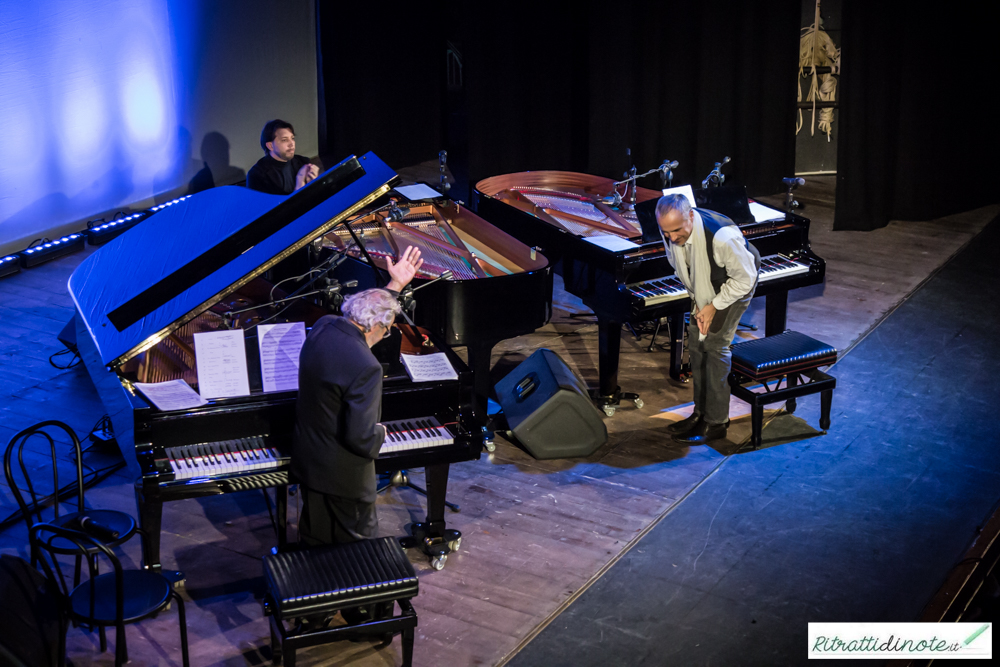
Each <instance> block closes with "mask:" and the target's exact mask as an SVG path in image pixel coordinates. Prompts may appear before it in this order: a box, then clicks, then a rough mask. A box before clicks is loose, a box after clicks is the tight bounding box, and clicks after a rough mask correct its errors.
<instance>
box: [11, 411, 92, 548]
mask: <svg viewBox="0 0 1000 667" xmlns="http://www.w3.org/2000/svg"><path fill="white" fill-rule="evenodd" d="M47 429H52V430H62V431H63V432H65V434H66V435H67V436H68V437H69V439H70V442H71V443H72V446H73V455H74V459H73V463H74V466H75V468H76V481H75V487H76V488H75V489H74V488H73V485H71V484H67V485H66V488H65V489H61V488H60V486H59V458H58V455H57V453H56V441H55V439H54V438H53V437H52V435H51V434H50V433H49V432H48V431H47ZM32 438H36V439H44V440H46V441H48V443H49V454H50V456H51V459H52V461H51V471H52V493H49V494H40V493H39V492H38V491H37V487H38V484H37V483H36V482H33V481H32V479H31V475H30V474H29V473H28V469H29V466H28V463H29V462H30V461H29V462H26V461H25V452H24V448H25V445H26V444H27V443H28V442H29V441H30V440H31V439H32ZM15 455H16V457H17V467H18V469H20V471H21V478H22V480H18V479H16V478H15V475H14V458H15ZM29 456H32V454H31V453H30V452H29ZM36 456H37V455H36ZM3 473H4V477H6V479H7V486H8V487H10V490H11V492H12V493H13V494H14V499H15V500H16V501H17V506H18V507H19V508H20V510H21V514H22V516H23V518H24V522H25V525H26V526H27V527H28V529H29V530H30V529H31V526H32V524H34V523H41V522H42V521H44V520H45V519H44V517H43V516H42V510H43V509H44V508H46V507H47V506H49V505H50V504H51V505H52V506H53V511H54V516H55V517H58V516H59V496H60V495H63V496H70V495H75V496H76V505H77V507H76V510H75V511H77V512H82V511H83V509H84V505H83V455H82V452H81V450H80V439H79V438H78V437H77V436H76V433H75V432H74V431H73V429H72V428H70V427H69V426H67V425H66V424H64V423H63V422H60V421H44V422H39V423H37V424H35V425H34V426H30V427H28V428H26V429H24V430H23V431H21V432H20V433H18V434H16V435H15V436H14V437H13V438H11V439H10V442H8V443H7V449H6V450H5V451H4V455H3ZM21 481H23V486H24V487H25V488H26V489H27V491H28V495H29V496H30V503H29V502H27V501H26V499H25V498H24V495H23V494H22V493H21V489H20V484H19V482H21ZM60 490H62V491H63V493H62V494H60Z"/></svg>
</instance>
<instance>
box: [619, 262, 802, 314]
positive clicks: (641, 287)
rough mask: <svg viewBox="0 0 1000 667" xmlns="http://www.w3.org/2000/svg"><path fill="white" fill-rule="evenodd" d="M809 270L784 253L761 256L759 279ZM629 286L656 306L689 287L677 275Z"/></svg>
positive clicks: (682, 294) (646, 303) (683, 293)
mask: <svg viewBox="0 0 1000 667" xmlns="http://www.w3.org/2000/svg"><path fill="white" fill-rule="evenodd" d="M808 272H809V265H808V264H804V263H802V262H797V261H795V260H794V259H790V258H788V257H785V256H784V255H768V256H767V257H761V258H760V271H759V272H758V274H757V280H758V281H760V282H762V283H763V282H767V281H768V280H774V279H775V278H784V277H785V276H794V275H796V274H799V273H808ZM627 287H628V291H629V292H630V293H631V294H632V296H633V297H635V298H636V299H641V300H642V304H643V305H644V306H655V305H656V304H658V303H665V302H667V301H674V300H676V299H684V298H686V297H687V288H685V287H684V285H683V283H681V281H680V279H679V278H678V277H677V276H667V277H666V278H656V279H654V280H646V281H643V282H641V283H634V284H632V285H627Z"/></svg>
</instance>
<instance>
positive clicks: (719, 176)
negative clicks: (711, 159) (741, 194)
mask: <svg viewBox="0 0 1000 667" xmlns="http://www.w3.org/2000/svg"><path fill="white" fill-rule="evenodd" d="M728 162H729V156H728V155H727V156H726V157H724V158H722V162H716V163H715V168H714V169H713V170H712V171H710V172H709V173H708V176H706V177H705V180H704V181H702V182H701V188H702V190H707V189H708V187H709V186H710V185H714V186H716V187H718V186H720V185H722V184H723V183H725V182H726V177H725V175H723V173H722V167H723V165H725V164H727V163H728Z"/></svg>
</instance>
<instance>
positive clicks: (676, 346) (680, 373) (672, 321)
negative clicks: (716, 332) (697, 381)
mask: <svg viewBox="0 0 1000 667" xmlns="http://www.w3.org/2000/svg"><path fill="white" fill-rule="evenodd" d="M667 321H668V322H669V325H668V326H669V328H670V379H671V380H677V381H678V382H687V381H688V380H689V379H690V378H691V375H690V373H685V372H684V364H683V363H681V360H682V359H683V358H684V329H685V326H684V313H678V314H677V315H670V316H669V317H667Z"/></svg>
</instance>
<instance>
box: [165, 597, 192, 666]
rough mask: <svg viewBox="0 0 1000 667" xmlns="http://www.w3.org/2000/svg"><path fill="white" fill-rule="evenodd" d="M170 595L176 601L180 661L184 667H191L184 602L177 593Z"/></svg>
mask: <svg viewBox="0 0 1000 667" xmlns="http://www.w3.org/2000/svg"><path fill="white" fill-rule="evenodd" d="M170 593H171V595H172V596H173V598H174V599H175V600H177V617H178V620H179V622H180V625H181V660H182V661H183V663H184V667H191V660H190V658H189V657H188V630H187V617H186V616H185V614H184V600H182V599H181V596H180V594H179V593H178V592H177V591H171V592H170Z"/></svg>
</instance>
